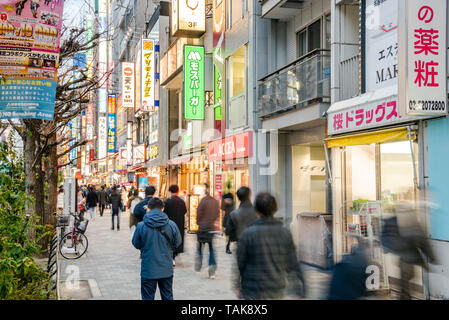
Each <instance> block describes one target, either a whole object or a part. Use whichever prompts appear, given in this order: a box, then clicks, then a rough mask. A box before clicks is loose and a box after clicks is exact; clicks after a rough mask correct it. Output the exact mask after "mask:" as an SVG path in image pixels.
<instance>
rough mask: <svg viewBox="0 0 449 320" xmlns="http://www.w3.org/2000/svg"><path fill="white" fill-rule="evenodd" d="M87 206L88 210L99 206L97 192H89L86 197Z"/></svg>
mask: <svg viewBox="0 0 449 320" xmlns="http://www.w3.org/2000/svg"><path fill="white" fill-rule="evenodd" d="M86 204H87V207H88V208H94V207H96V206H97V204H98V196H97V192H95V191H89V193H88V194H87V197H86Z"/></svg>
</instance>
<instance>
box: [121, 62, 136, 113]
mask: <svg viewBox="0 0 449 320" xmlns="http://www.w3.org/2000/svg"><path fill="white" fill-rule="evenodd" d="M122 100H123V102H122V105H123V107H125V108H134V63H131V62H122Z"/></svg>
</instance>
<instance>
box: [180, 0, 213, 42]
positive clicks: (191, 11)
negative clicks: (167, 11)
mask: <svg viewBox="0 0 449 320" xmlns="http://www.w3.org/2000/svg"><path fill="white" fill-rule="evenodd" d="M171 19H172V35H173V36H175V37H178V36H181V35H189V36H200V35H202V34H203V33H204V32H205V31H206V1H204V0H172V14H171Z"/></svg>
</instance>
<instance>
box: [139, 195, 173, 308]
mask: <svg viewBox="0 0 449 320" xmlns="http://www.w3.org/2000/svg"><path fill="white" fill-rule="evenodd" d="M148 207H149V208H150V211H149V212H148V213H147V214H146V215H145V216H144V218H143V222H139V224H138V225H137V228H136V231H135V232H134V236H133V239H132V243H133V245H134V247H135V248H136V249H139V250H140V251H141V253H142V262H141V271H140V278H141V289H140V291H141V294H142V300H154V295H155V293H156V286H159V291H160V293H161V298H162V300H173V259H172V257H173V251H174V248H177V247H179V246H180V245H181V233H180V232H179V229H178V227H177V226H176V223H174V222H173V221H171V220H169V219H168V216H167V215H166V214H165V213H164V212H162V209H163V208H164V203H163V202H162V200H161V199H159V198H152V199H151V200H150V201H149V202H148Z"/></svg>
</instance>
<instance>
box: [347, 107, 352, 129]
mask: <svg viewBox="0 0 449 320" xmlns="http://www.w3.org/2000/svg"><path fill="white" fill-rule="evenodd" d="M351 113H354V110H353V111H351ZM353 120H354V118H352V117H350V116H349V112H346V129H347V128H349V122H352V121H353Z"/></svg>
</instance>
